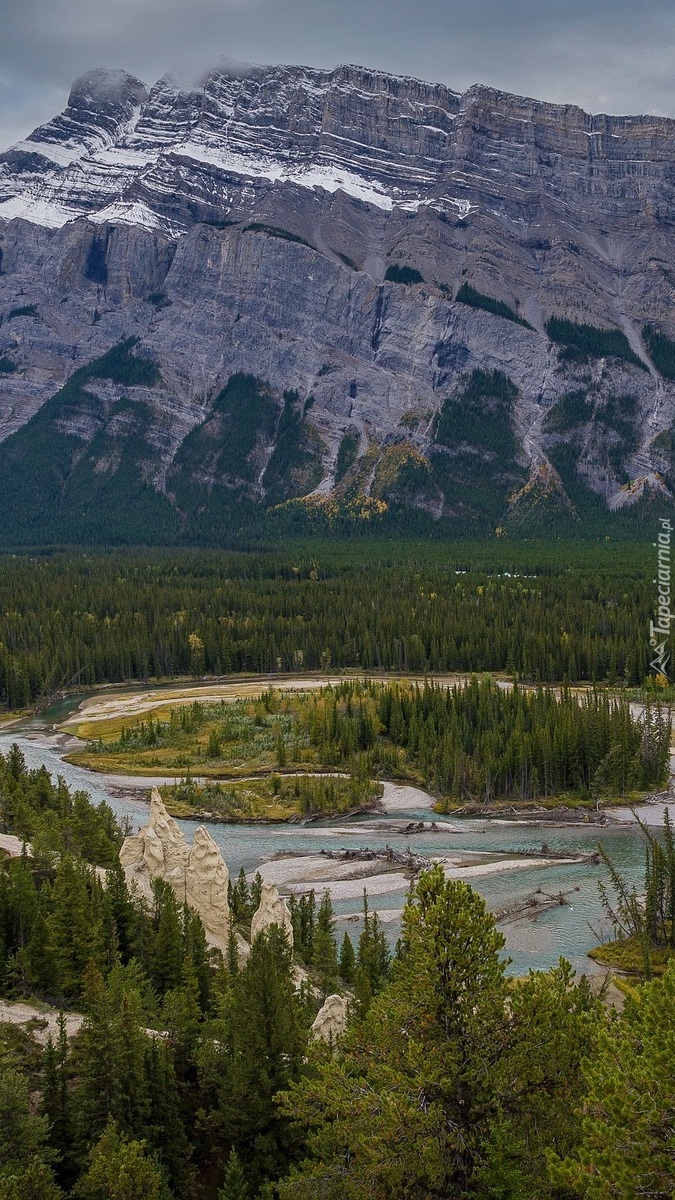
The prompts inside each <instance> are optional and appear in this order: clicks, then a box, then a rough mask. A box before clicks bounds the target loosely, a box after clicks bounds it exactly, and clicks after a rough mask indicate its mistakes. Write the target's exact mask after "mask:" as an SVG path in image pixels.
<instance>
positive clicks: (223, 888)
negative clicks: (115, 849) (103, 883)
mask: <svg viewBox="0 0 675 1200" xmlns="http://www.w3.org/2000/svg"><path fill="white" fill-rule="evenodd" d="M120 862H121V864H122V866H123V867H124V873H125V875H126V877H127V880H128V881H129V883H134V884H136V886H137V888H138V889H139V891H140V892H141V893H142V894H143V895H145V896H150V895H151V894H152V881H153V879H163V880H164V881H165V882H166V883H169V884H170V885H171V887H172V888H173V890H174V892H175V894H176V896H177V897H178V899H179V900H180V901H181V903H183V902H186V903H187V904H189V905H190V907H191V908H194V909H195V910H196V911H197V912H198V913H199V915H200V917H201V919H202V921H203V923H204V929H205V930H206V936H207V940H208V941H209V943H210V944H211V945H214V946H218V947H219V948H220V949H225V947H226V946H227V941H228V938H229V921H230V909H229V904H228V898H227V888H228V880H229V873H228V869H227V865H226V863H225V860H224V859H223V856H222V854H221V852H220V850H219V849H218V847H217V845H216V843H215V842H214V840H213V838H212V837H211V835H210V834H209V833H207V831H206V830H205V829H203V828H202V826H201V825H200V826H199V828H198V829H197V831H196V833H195V837H194V844H193V845H192V846H189V845H188V843H187V842H186V841H185V837H184V836H183V833H182V832H181V830H180V829H179V827H178V825H177V824H176V822H175V821H174V820H173V818H172V817H170V816H169V814H168V812H167V811H166V808H165V807H164V805H163V803H162V798H161V796H160V794H159V792H158V791H157V789H156V788H153V789H152V794H151V799H150V819H149V821H148V823H147V825H144V826H143V828H142V829H140V830H139V831H138V833H137V834H133V835H132V836H131V837H127V838H125V840H124V843H123V845H122V848H121V850H120Z"/></svg>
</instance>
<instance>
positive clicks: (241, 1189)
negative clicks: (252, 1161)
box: [218, 1150, 251, 1200]
mask: <svg viewBox="0 0 675 1200" xmlns="http://www.w3.org/2000/svg"><path fill="white" fill-rule="evenodd" d="M218 1200H251V1192H250V1189H249V1187H248V1184H247V1182H246V1176H245V1174H244V1168H243V1167H242V1165H241V1162H240V1160H239V1156H238V1154H237V1152H236V1150H231V1151H230V1157H229V1160H228V1163H227V1170H226V1171H225V1178H224V1180H223V1186H222V1187H221V1189H220V1191H219V1192H218Z"/></svg>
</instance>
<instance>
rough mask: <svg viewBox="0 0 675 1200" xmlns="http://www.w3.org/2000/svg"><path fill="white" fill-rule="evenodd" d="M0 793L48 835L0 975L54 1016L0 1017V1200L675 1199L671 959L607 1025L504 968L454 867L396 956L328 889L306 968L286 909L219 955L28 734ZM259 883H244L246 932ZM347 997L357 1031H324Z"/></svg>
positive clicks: (6, 941)
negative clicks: (327, 999) (326, 1015)
mask: <svg viewBox="0 0 675 1200" xmlns="http://www.w3.org/2000/svg"><path fill="white" fill-rule="evenodd" d="M0 793H1V794H2V795H3V796H4V797H5V802H4V809H3V822H4V827H5V829H6V830H7V831H14V832H16V833H18V834H19V835H20V836H25V834H26V832H27V831H28V830H29V829H30V830H32V833H33V836H34V838H35V852H34V854H33V855H32V856H30V855H28V854H27V853H24V854H22V855H21V856H20V857H18V858H15V859H13V860H11V861H3V860H1V859H0V938H1V941H0V945H1V947H2V958H1V960H0V961H1V972H2V979H1V985H0V991H1V992H2V994H4V995H5V996H7V995H9V996H13V997H28V996H38V997H41V998H42V999H43V1000H50V1001H52V1002H55V1003H57V1004H59V1005H61V1006H62V1010H63V1016H62V1017H61V1018H60V1020H59V1022H58V1025H57V1029H56V1034H55V1036H49V1037H48V1038H47V1040H46V1045H41V1044H40V1043H39V1041H37V1040H36V1039H35V1038H34V1037H33V1032H34V1031H35V1032H37V1033H40V1027H41V1024H44V1022H41V1021H40V1019H39V1018H38V1019H36V1021H35V1022H34V1023H33V1030H31V1029H30V1028H19V1027H17V1026H13V1025H9V1024H0V1200H66V1197H68V1198H71V1200H275V1198H276V1200H305V1198H306V1200H315V1198H318V1197H325V1198H326V1200H363V1197H364V1196H372V1197H374V1198H375V1200H440V1198H441V1197H443V1198H444V1200H511V1198H513V1200H563V1198H564V1200H586V1198H588V1200H634V1198H635V1197H636V1196H638V1195H649V1196H652V1197H656V1198H657V1200H666V1198H667V1197H671V1196H672V1194H673V1190H674V1189H675V1171H674V1169H673V1159H672V1152H671V1141H672V1131H671V1128H670V1125H671V1114H672V1107H673V1083H672V1054H671V1053H670V1049H671V1047H672V1043H673V1039H674V1038H675V1017H674V1014H675V970H674V969H673V967H672V965H671V966H670V967H668V968H667V969H666V971H665V973H664V975H663V976H662V978H660V979H657V980H652V981H650V982H648V983H646V984H643V985H638V984H635V985H633V986H632V987H630V988H628V992H629V995H628V999H627V1003H626V1007H625V1010H624V1012H623V1014H621V1015H619V1016H617V1015H614V1016H611V1017H610V1016H609V1015H608V1013H607V1012H606V1010H605V1008H604V1006H603V1004H602V1002H601V1000H600V999H599V998H597V997H596V996H595V995H594V994H593V992H592V990H591V988H590V987H589V985H588V983H587V981H586V980H585V979H583V978H582V979H581V980H579V981H578V980H576V979H575V978H574V976H573V973H572V972H571V970H570V968H569V966H568V965H567V964H566V963H564V962H562V961H561V963H560V965H559V967H558V968H556V969H555V970H552V971H548V972H531V973H530V975H529V976H528V977H527V978H525V979H520V980H509V979H508V978H507V977H506V975H505V966H504V961H503V956H502V951H503V938H502V936H501V934H500V933H499V932H498V930H497V929H496V927H495V923H494V919H493V917H492V916H491V915H490V914H489V913H488V912H487V911H486V909H485V906H484V902H483V900H482V899H481V897H480V896H478V894H477V893H475V892H474V891H472V889H471V888H470V887H468V886H467V885H466V884H464V883H460V882H455V881H448V880H446V879H445V878H444V875H443V872H442V869H441V868H440V867H435V868H434V869H433V870H431V871H427V872H423V873H422V874H420V875H419V876H418V878H417V880H416V882H415V884H414V887H413V888H412V890H411V893H410V896H409V899H408V902H407V904H406V907H405V911H404V916H403V926H402V937H401V940H400V942H399V944H398V946H397V950H396V955H395V957H394V959H393V961H392V959H391V958H390V955H389V952H388V950H387V947H386V941H385V939H384V938H383V936H382V933H381V930H380V929H379V926H378V924H377V921H376V919H375V918H374V917H371V916H370V914H369V913H368V910H367V907H366V909H365V912H364V920H363V922H362V927H361V928H362V932H361V936H360V939H359V942H358V946H356V947H355V946H354V945H353V944H352V943H351V942H350V941H349V939H348V938H345V940H344V941H343V944H342V947H341V949H340V952H339V953H338V948H337V946H336V944H335V939H334V920H333V915H332V909H331V905H330V900H329V898H327V897H324V898H323V899H322V901H321V903H320V904H318V905H317V904H316V902H315V899H314V897H313V896H312V895H310V896H308V897H302V898H301V900H300V901H299V902H295V903H294V904H293V905H292V919H293V927H294V935H295V954H296V960H295V963H294V961H293V954H292V953H291V950H290V947H289V944H288V942H287V941H286V939H285V937H284V935H283V934H282V932H281V930H280V929H279V928H278V927H276V926H273V927H272V928H271V929H269V930H268V931H267V932H265V933H263V934H261V935H259V936H258V937H257V938H256V940H255V941H254V942H253V945H252V947H251V950H250V954H249V955H248V957H247V958H246V959H245V960H244V961H240V960H239V956H238V955H237V954H235V953H234V952H233V950H230V952H229V953H228V954H227V955H226V956H225V958H223V957H222V956H221V955H219V954H214V953H213V952H211V953H209V951H208V948H207V944H206V939H205V936H204V930H203V926H202V924H201V921H200V919H199V917H198V915H197V914H196V913H195V912H193V911H192V910H190V909H189V908H188V907H187V906H186V905H183V904H180V903H179V902H178V900H177V899H176V897H175V896H174V894H173V892H172V891H171V889H170V888H169V887H168V886H167V885H165V884H161V883H156V884H155V887H154V893H153V900H152V903H147V902H144V901H142V900H140V899H139V897H138V896H136V895H134V894H132V893H130V891H129V889H128V888H127V885H126V881H125V878H124V875H123V873H122V871H121V869H120V867H119V865H118V861H117V858H116V853H115V852H116V848H117V846H118V844H119V841H120V838H121V831H120V830H119V829H118V828H117V826H116V825H115V822H114V819H113V818H112V814H111V813H110V812H109V811H108V810H106V809H105V808H104V809H103V810H102V811H100V810H99V811H97V810H94V809H92V808H91V807H89V808H88V809H87V808H86V806H87V804H88V801H86V799H85V798H83V797H80V798H77V797H75V796H72V795H70V793H69V792H68V791H67V789H66V788H65V787H64V786H63V784H56V785H52V784H49V782H48V780H47V779H46V776H45V772H44V771H27V770H26V768H25V764H24V763H23V761H22V758H21V755H20V753H19V752H18V751H16V750H13V751H12V752H11V753H10V754H9V755H7V756H6V757H1V758H0ZM78 810H79V814H80V816H81V815H82V813H83V812H85V811H86V815H87V818H88V819H87V821H85V822H81V821H80V820H79V818H78ZM93 826H95V827H96V829H97V837H96V838H95V839H93V840H92V839H91V837H89V835H88V830H89V829H90V828H91V827H93ZM97 867H98V868H99V869H97ZM100 868H106V873H105V875H104V874H103V872H102V871H101V869H100ZM258 894H259V880H256V881H254V883H253V884H252V885H249V884H248V883H247V881H246V879H245V878H244V877H243V874H242V875H240V877H239V878H238V879H237V880H236V881H235V882H234V884H233V885H232V886H231V891H230V898H231V908H232V914H233V922H234V923H236V924H237V925H238V926H239V927H240V928H241V929H242V930H244V929H246V927H247V923H248V921H249V920H250V916H251V912H252V911H253V909H254V908H255V905H256V903H257V896H258ZM233 945H234V943H233V942H231V946H233ZM298 966H300V967H302V969H303V971H304V982H302V983H301V984H300V985H299V986H298V983H297V978H298V977H297V968H298ZM335 988H340V989H342V990H344V989H345V988H349V989H350V990H351V994H352V995H353V997H354V998H353V1001H352V1003H351V1008H350V1018H349V1023H348V1027H347V1031H346V1033H345V1035H344V1036H343V1038H342V1039H340V1041H339V1042H338V1043H337V1044H336V1045H329V1044H326V1043H319V1042H312V1040H311V1038H310V1024H311V1021H312V1019H313V1016H314V1013H315V1012H316V1009H317V1007H318V1004H319V1003H320V1001H321V998H322V997H323V996H324V995H325V994H326V993H327V992H328V991H329V990H333V989H335ZM73 1009H75V1010H76V1011H79V1012H80V1013H82V1014H83V1020H82V1021H81V1023H79V1029H78V1030H77V1032H75V1033H73V1028H72V1026H71V1027H69V1026H68V1025H67V1023H66V1014H67V1013H68V1010H73ZM70 1018H71V1019H72V1011H71V1013H70Z"/></svg>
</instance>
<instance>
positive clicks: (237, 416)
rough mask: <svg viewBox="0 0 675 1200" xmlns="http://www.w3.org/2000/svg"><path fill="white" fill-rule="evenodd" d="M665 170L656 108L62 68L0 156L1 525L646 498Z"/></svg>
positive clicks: (669, 201) (170, 528)
mask: <svg viewBox="0 0 675 1200" xmlns="http://www.w3.org/2000/svg"><path fill="white" fill-rule="evenodd" d="M674 188H675V122H674V121H672V120H669V119H666V118H663V117H648V116H636V117H611V116H605V115H602V116H589V115H588V114H586V113H584V112H583V111H582V110H581V109H579V108H576V107H574V106H572V105H554V104H548V103H543V102H540V101H537V100H531V99H527V98H523V97H518V96H512V95H508V94H505V93H503V92H498V91H495V90H493V89H491V88H487V87H481V86H476V87H472V88H470V89H469V91H467V92H466V93H464V94H463V95H460V94H458V93H456V92H453V91H451V90H450V89H448V88H447V87H444V86H442V85H440V84H428V83H423V82H420V81H419V80H416V79H409V78H399V77H394V76H391V75H387V74H384V73H381V72H377V71H368V70H366V69H363V68H360V67H351V66H343V67H338V68H337V69H336V70H334V71H319V70H312V69H309V68H303V67H283V66H282V67H250V66H238V65H237V64H232V63H223V64H221V65H220V66H219V67H217V68H215V69H213V70H212V71H210V72H209V73H208V75H207V76H206V78H205V79H203V80H202V81H201V82H200V83H199V84H198V85H195V86H193V87H189V88H186V87H184V86H183V85H181V84H179V83H178V82H177V81H175V80H172V78H171V77H169V76H167V77H165V78H163V79H161V80H160V81H159V82H158V83H156V84H155V85H154V86H153V87H152V88H150V89H148V88H147V87H146V86H145V84H143V83H142V82H141V81H140V80H138V79H135V78H133V76H131V75H128V74H126V73H125V72H123V71H105V70H97V71H93V72H90V73H89V74H87V75H85V76H84V77H83V78H81V79H79V80H78V81H77V82H76V83H75V84H74V86H73V89H72V91H71V94H70V97H69V101H68V106H67V108H66V109H65V111H64V112H63V113H62V114H61V115H60V116H58V117H56V118H54V120H53V121H50V122H49V123H47V124H46V125H43V126H41V127H40V128H38V129H36V130H35V131H34V132H33V133H32V134H30V136H29V137H27V138H26V139H25V140H24V141H23V142H20V143H19V144H18V145H16V146H14V147H12V148H11V149H10V150H8V151H6V152H5V153H4V154H2V155H0V256H1V257H0V316H1V318H2V322H1V324H0V503H1V504H2V511H3V513H4V515H5V521H4V522H3V523H2V524H3V528H2V531H0V538H1V539H2V541H3V542H4V543H5V544H11V543H21V542H40V541H45V540H54V539H57V540H63V539H64V538H70V539H73V540H74V539H84V540H87V539H92V540H106V539H110V540H132V541H133V540H141V541H147V540H155V539H159V540H163V539H164V540H166V539H168V540H171V539H175V538H176V537H182V536H199V537H204V538H207V539H208V538H214V539H216V540H218V539H219V538H221V537H223V536H225V535H226V532H227V531H228V530H231V529H233V528H234V527H235V526H237V527H239V525H241V523H242V522H244V524H245V523H246V521H249V522H250V521H255V520H259V519H260V514H261V513H262V512H263V511H266V512H268V513H270V512H271V513H273V514H274V516H273V518H272V519H273V520H276V521H280V520H281V521H282V523H283V522H286V524H287V525H288V524H289V523H290V526H293V524H294V523H295V524H296V525H298V527H300V526H303V524H307V523H309V525H310V526H312V527H316V528H322V527H328V526H330V525H335V524H337V525H340V523H345V522H346V523H347V525H348V526H353V525H355V524H359V523H362V522H364V523H368V524H369V525H371V526H372V525H373V524H376V523H378V522H379V523H382V522H384V523H385V524H386V522H387V521H388V520H391V519H392V517H393V519H394V520H395V522H398V523H399V525H400V523H401V522H403V523H405V522H413V524H414V522H415V521H418V522H422V523H424V522H425V521H426V522H430V521H432V520H436V521H440V524H441V526H442V528H443V529H445V530H447V531H453V530H455V531H457V532H461V533H466V532H475V533H488V532H492V531H494V530H495V529H497V528H501V529H504V530H510V531H513V532H517V531H520V532H533V531H542V530H544V529H548V528H551V527H553V528H569V529H574V530H578V531H583V530H584V529H595V528H596V527H600V526H602V527H604V525H605V524H608V527H609V526H612V523H613V524H614V525H616V527H617V528H618V527H621V526H624V527H625V526H626V525H628V524H630V522H635V521H636V520H640V519H642V518H643V517H644V516H645V514H649V513H651V512H652V511H653V510H654V509H655V508H656V507H658V512H659V513H661V512H662V511H665V509H664V506H666V508H667V507H669V506H671V505H672V503H673V499H672V496H673V493H674V492H675V460H674V458H673V455H674V453H675V423H674V420H675V317H674V316H673V311H674V300H675V239H674V237H673V233H674V232H675V207H674V203H673V200H674V197H673V192H674ZM415 514H417V516H416V515H415Z"/></svg>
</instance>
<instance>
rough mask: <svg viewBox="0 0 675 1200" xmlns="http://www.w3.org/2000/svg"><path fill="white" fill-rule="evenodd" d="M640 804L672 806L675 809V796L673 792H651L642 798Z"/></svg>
mask: <svg viewBox="0 0 675 1200" xmlns="http://www.w3.org/2000/svg"><path fill="white" fill-rule="evenodd" d="M640 804H672V805H673V807H675V794H674V793H673V792H671V791H667V792H650V794H649V795H648V796H643V797H642V798H641V800H640Z"/></svg>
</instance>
